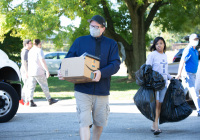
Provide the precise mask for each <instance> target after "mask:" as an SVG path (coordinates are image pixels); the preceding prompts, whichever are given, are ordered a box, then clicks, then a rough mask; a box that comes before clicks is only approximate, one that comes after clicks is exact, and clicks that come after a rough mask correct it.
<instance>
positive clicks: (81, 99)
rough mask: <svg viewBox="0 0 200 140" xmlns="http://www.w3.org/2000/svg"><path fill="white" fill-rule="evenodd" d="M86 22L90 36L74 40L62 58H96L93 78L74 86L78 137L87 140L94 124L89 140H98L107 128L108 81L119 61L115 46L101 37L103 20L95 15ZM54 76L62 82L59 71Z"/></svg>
mask: <svg viewBox="0 0 200 140" xmlns="http://www.w3.org/2000/svg"><path fill="white" fill-rule="evenodd" d="M88 22H89V23H90V26H89V27H90V35H87V36H81V37H79V38H77V39H76V40H75V41H74V43H73V45H72V46H71V48H70V50H69V52H68V53H67V56H66V58H70V57H79V56H81V55H82V54H84V53H85V52H87V53H88V54H91V55H94V56H97V57H99V58H100V68H99V70H97V71H94V72H93V73H94V75H95V78H94V79H93V80H92V82H89V83H80V84H75V97H76V104H77V114H78V119H79V125H80V137H81V139H82V140H89V139H90V126H92V124H94V127H93V136H92V139H94V140H98V139H99V138H100V136H101V133H102V130H103V127H104V126H106V125H107V120H108V115H109V112H110V108H109V98H108V95H109V94H110V93H109V90H110V80H111V75H113V74H115V73H117V71H118V70H119V66H120V58H119V53H118V46H117V43H116V42H115V41H114V40H112V39H110V38H107V37H105V36H104V35H103V32H104V31H105V26H106V22H105V19H104V18H103V17H101V16H99V15H95V16H93V17H92V19H89V20H88ZM58 77H59V79H61V80H63V79H64V78H63V76H62V74H61V72H60V71H59V72H58ZM91 111H92V117H93V123H92V121H91Z"/></svg>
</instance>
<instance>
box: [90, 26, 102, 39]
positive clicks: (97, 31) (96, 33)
mask: <svg viewBox="0 0 200 140" xmlns="http://www.w3.org/2000/svg"><path fill="white" fill-rule="evenodd" d="M90 34H91V36H93V37H99V36H100V35H101V34H100V29H96V28H93V27H90Z"/></svg>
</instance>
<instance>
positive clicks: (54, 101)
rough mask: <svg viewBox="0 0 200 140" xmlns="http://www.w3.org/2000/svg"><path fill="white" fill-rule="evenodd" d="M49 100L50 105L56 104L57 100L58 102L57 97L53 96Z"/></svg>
mask: <svg viewBox="0 0 200 140" xmlns="http://www.w3.org/2000/svg"><path fill="white" fill-rule="evenodd" d="M48 101H49V105H52V104H54V103H57V102H58V100H56V99H53V98H51V99H49V100H48Z"/></svg>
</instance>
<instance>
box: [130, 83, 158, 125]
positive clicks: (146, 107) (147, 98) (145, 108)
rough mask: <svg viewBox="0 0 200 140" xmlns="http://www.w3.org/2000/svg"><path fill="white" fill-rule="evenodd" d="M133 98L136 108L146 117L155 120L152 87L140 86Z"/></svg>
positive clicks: (154, 101) (154, 102)
mask: <svg viewBox="0 0 200 140" xmlns="http://www.w3.org/2000/svg"><path fill="white" fill-rule="evenodd" d="M133 100H134V103H135V104H136V106H137V108H138V109H139V110H140V112H141V113H142V114H143V115H144V116H145V117H146V118H147V119H150V120H152V121H154V120H155V107H156V100H155V94H154V91H153V89H148V88H145V87H140V88H139V90H138V91H137V93H136V94H135V96H134V98H133Z"/></svg>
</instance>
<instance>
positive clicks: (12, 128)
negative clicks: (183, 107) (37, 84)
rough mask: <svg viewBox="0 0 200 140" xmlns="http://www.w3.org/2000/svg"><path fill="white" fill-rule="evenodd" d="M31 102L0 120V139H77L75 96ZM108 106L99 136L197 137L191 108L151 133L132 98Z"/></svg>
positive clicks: (133, 139)
mask: <svg viewBox="0 0 200 140" xmlns="http://www.w3.org/2000/svg"><path fill="white" fill-rule="evenodd" d="M35 102H36V104H37V107H32V108H31V107H27V106H22V105H20V106H19V109H18V112H17V114H16V116H15V117H14V118H13V119H12V120H11V121H9V122H7V123H0V140H79V139H80V138H79V124H78V121H77V116H76V104H75V99H71V100H60V101H59V102H58V103H56V104H54V105H51V106H50V105H48V102H47V101H46V100H41V99H40V100H39V99H37V100H35ZM110 108H111V112H110V115H109V121H108V126H107V127H105V128H104V130H103V133H102V136H101V140H154V139H157V140H159V139H162V140H165V139H166V140H171V139H172V140H188V139H190V140H198V139H200V125H199V124H200V117H197V116H196V113H195V111H193V113H192V114H191V115H190V116H189V117H188V118H186V119H185V120H183V121H180V122H176V123H164V124H162V125H160V129H161V130H162V131H163V133H161V134H160V135H158V136H154V135H153V133H152V132H151V131H150V128H151V125H152V122H151V121H150V120H148V119H146V118H145V117H144V116H143V115H142V114H141V113H140V112H139V111H138V109H137V107H136V106H135V104H134V103H133V101H131V100H130V101H110ZM91 130H92V129H91Z"/></svg>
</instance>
